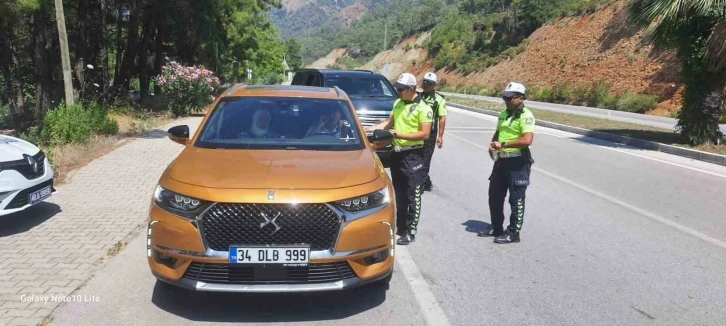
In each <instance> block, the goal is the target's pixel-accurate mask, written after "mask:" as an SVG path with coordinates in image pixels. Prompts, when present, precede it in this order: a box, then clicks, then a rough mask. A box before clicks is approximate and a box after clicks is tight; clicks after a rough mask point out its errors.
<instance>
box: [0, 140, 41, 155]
mask: <svg viewBox="0 0 726 326" xmlns="http://www.w3.org/2000/svg"><path fill="white" fill-rule="evenodd" d="M38 151H39V149H38V147H36V146H35V145H33V144H31V143H29V142H27V141H24V140H22V139H20V138H15V137H10V136H3V135H0V162H7V161H15V160H21V159H23V154H28V155H35V154H36V153H38Z"/></svg>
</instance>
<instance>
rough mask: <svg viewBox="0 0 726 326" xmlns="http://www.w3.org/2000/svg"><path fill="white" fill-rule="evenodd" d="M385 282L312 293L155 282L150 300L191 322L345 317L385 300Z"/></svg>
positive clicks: (293, 320) (274, 320)
mask: <svg viewBox="0 0 726 326" xmlns="http://www.w3.org/2000/svg"><path fill="white" fill-rule="evenodd" d="M386 290H388V286H387V285H378V284H372V285H370V286H364V287H361V288H356V289H352V290H350V291H344V292H328V293H314V294H312V293H311V294H240V293H205V292H201V293H194V292H189V291H187V290H185V289H181V288H176V287H174V286H171V285H167V284H164V283H162V282H160V281H157V282H156V286H155V287H154V294H153V296H152V299H151V302H152V303H153V304H154V305H156V306H157V307H159V308H160V309H162V310H164V311H166V312H169V313H171V314H174V315H177V316H179V317H182V318H186V319H188V320H193V321H206V322H238V323H243V322H295V321H325V320H338V319H344V318H347V317H350V316H353V315H357V314H360V313H362V312H364V311H366V310H370V309H373V308H375V307H377V306H379V305H380V304H382V303H383V302H384V301H385V300H386Z"/></svg>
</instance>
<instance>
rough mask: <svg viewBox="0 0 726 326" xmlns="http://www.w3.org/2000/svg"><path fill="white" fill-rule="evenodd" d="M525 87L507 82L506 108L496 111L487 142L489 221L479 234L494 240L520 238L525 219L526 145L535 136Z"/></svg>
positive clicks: (528, 164)
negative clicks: (508, 211)
mask: <svg viewBox="0 0 726 326" xmlns="http://www.w3.org/2000/svg"><path fill="white" fill-rule="evenodd" d="M525 91H526V89H525V87H524V85H522V84H519V83H514V82H512V83H509V85H507V88H506V89H505V90H504V92H503V94H502V95H503V98H504V102H505V103H506V105H507V109H506V110H504V111H502V112H501V113H500V114H499V120H498V122H497V131H496V132H495V133H494V137H493V138H492V142H491V144H490V145H489V155H491V156H492V158H493V159H494V160H495V161H494V168H493V169H492V173H491V175H490V176H489V213H490V216H491V222H492V223H491V225H490V226H489V227H487V228H486V229H484V230H482V231H481V232H479V236H494V237H495V239H494V242H496V243H512V242H519V241H520V238H519V232H520V231H521V230H522V222H523V219H524V198H525V192H526V190H527V186H528V185H529V175H530V171H531V166H532V163H534V160H532V155H531V153H530V151H529V146H530V145H532V139H533V137H534V125H535V121H534V115H533V114H532V111H530V110H529V109H527V108H526V107H525V106H524V96H525ZM507 190H508V191H509V205H510V207H511V214H510V215H509V226H508V227H507V230H506V231H505V230H504V229H503V223H504V198H505V197H506V195H507Z"/></svg>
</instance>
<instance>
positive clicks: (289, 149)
mask: <svg viewBox="0 0 726 326" xmlns="http://www.w3.org/2000/svg"><path fill="white" fill-rule="evenodd" d="M285 149H286V150H288V151H295V150H297V147H295V146H287V147H285Z"/></svg>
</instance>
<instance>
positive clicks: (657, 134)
mask: <svg viewBox="0 0 726 326" xmlns="http://www.w3.org/2000/svg"><path fill="white" fill-rule="evenodd" d="M448 98H449V99H450V102H451V103H455V104H456V103H458V104H462V105H466V106H471V107H476V108H483V109H488V110H493V111H501V110H504V109H505V108H506V107H505V106H504V105H503V104H496V103H492V102H487V101H479V100H472V99H465V98H458V97H448ZM530 110H531V111H532V113H534V116H535V118H536V119H537V120H538V121H548V122H554V123H559V124H563V125H567V126H572V127H579V128H584V129H589V130H595V131H599V132H604V133H609V134H615V135H619V136H625V137H630V138H634V139H641V140H648V141H653V142H657V143H661V144H666V145H672V146H679V147H684V148H689V149H695V150H699V151H704V152H709V153H715V154H721V155H726V145H719V146H715V145H712V146H691V145H688V144H684V143H682V142H681V140H680V134H678V133H677V132H675V131H674V130H668V129H662V128H656V127H651V126H643V125H639V124H634V123H627V122H620V121H613V120H607V119H600V118H592V117H588V116H581V115H576V114H568V113H559V112H552V111H547V110H540V109H532V108H530Z"/></svg>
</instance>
